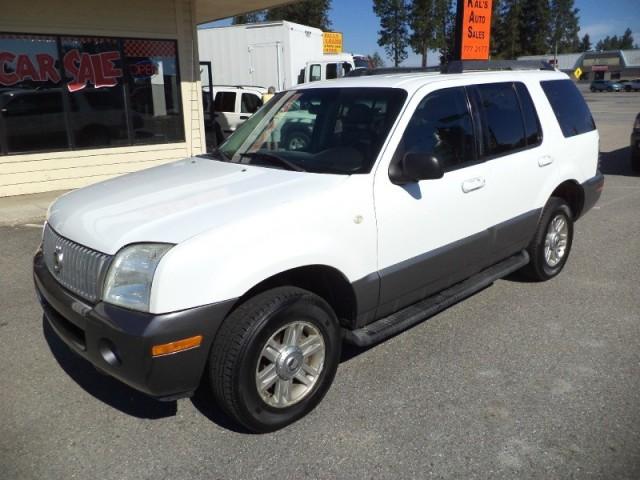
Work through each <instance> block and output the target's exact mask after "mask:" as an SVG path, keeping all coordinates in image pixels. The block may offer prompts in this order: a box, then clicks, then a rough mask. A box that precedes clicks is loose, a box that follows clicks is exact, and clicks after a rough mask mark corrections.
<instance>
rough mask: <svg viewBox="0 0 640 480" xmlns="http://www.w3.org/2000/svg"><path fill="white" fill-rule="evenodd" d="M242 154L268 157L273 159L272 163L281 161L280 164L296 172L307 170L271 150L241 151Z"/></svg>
mask: <svg viewBox="0 0 640 480" xmlns="http://www.w3.org/2000/svg"><path fill="white" fill-rule="evenodd" d="M240 156H241V157H242V158H256V157H262V158H266V159H268V160H271V161H272V163H279V164H280V165H284V166H285V167H287V168H288V169H289V170H293V171H295V172H306V170H305V169H304V168H302V167H301V166H300V165H297V164H295V163H293V162H291V161H289V160H287V159H286V158H283V157H281V156H280V155H277V154H275V153H271V152H248V153H241V154H240ZM274 160H275V162H274Z"/></svg>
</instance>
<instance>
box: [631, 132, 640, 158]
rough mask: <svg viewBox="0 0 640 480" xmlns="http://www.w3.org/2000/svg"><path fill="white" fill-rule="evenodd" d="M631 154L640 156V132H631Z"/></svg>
mask: <svg viewBox="0 0 640 480" xmlns="http://www.w3.org/2000/svg"><path fill="white" fill-rule="evenodd" d="M631 155H633V156H634V157H640V132H633V133H632V134H631Z"/></svg>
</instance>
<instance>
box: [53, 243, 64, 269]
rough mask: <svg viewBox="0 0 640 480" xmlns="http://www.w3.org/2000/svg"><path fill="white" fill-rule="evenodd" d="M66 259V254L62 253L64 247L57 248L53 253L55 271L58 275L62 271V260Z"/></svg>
mask: <svg viewBox="0 0 640 480" xmlns="http://www.w3.org/2000/svg"><path fill="white" fill-rule="evenodd" d="M63 258H64V253H63V252H62V247H60V246H56V249H55V251H54V252H53V271H54V272H56V273H60V271H61V270H62V260H63Z"/></svg>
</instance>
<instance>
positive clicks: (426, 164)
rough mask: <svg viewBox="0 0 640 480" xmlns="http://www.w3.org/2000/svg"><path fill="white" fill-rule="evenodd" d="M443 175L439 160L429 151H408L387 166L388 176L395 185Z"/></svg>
mask: <svg viewBox="0 0 640 480" xmlns="http://www.w3.org/2000/svg"><path fill="white" fill-rule="evenodd" d="M443 176H444V170H443V169H442V165H440V161H439V160H438V159H437V158H436V157H434V156H433V155H432V154H430V153H416V152H408V153H405V155H404V156H403V157H402V159H401V160H400V161H397V162H393V163H392V164H391V166H390V167H389V178H390V179H391V182H392V183H395V184H396V185H405V184H407V183H416V182H419V181H420V180H437V179H438V178H442V177H443Z"/></svg>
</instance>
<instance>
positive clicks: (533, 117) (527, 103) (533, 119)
mask: <svg viewBox="0 0 640 480" xmlns="http://www.w3.org/2000/svg"><path fill="white" fill-rule="evenodd" d="M514 85H515V86H516V92H518V98H519V99H520V106H521V107H522V118H524V130H525V134H526V137H527V146H535V145H539V144H540V142H542V127H540V119H539V118H538V113H537V112H536V107H535V106H534V104H533V100H531V95H529V90H527V87H525V85H524V83H515V84H514Z"/></svg>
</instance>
